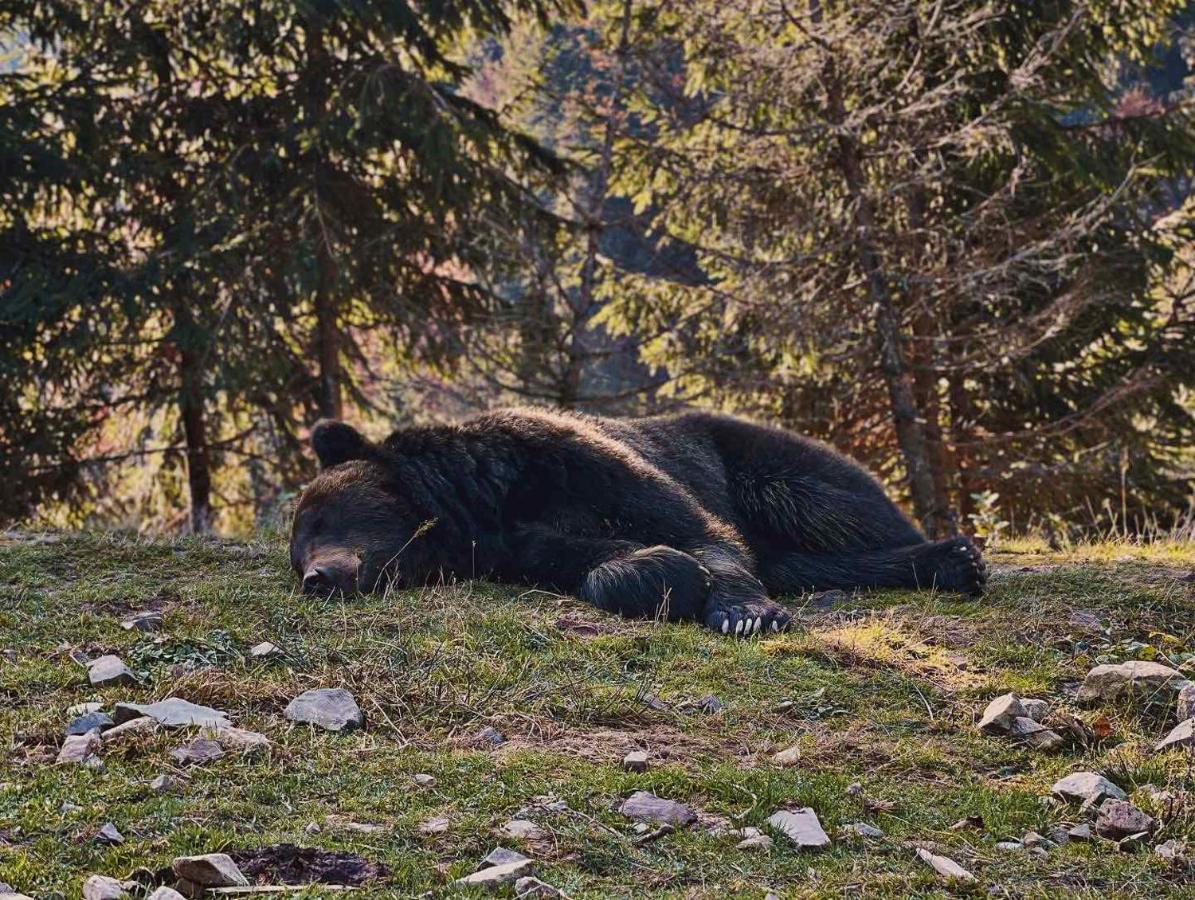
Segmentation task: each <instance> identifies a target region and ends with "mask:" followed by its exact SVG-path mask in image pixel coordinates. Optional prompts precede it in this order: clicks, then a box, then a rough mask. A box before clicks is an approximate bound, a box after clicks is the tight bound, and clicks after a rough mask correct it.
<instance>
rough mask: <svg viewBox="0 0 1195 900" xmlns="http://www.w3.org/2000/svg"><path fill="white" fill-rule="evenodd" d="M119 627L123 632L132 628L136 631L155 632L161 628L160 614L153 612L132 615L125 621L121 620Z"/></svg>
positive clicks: (147, 611)
mask: <svg viewBox="0 0 1195 900" xmlns="http://www.w3.org/2000/svg"><path fill="white" fill-rule="evenodd" d="M120 627H121V628H123V629H124V630H125V631H132V630H133V629H134V628H135V629H137V630H138V631H157V630H158V629H159V628H161V627H162V614H161V613H160V612H154V611H153V610H145V611H143V612H139V613H134V614H133V615H131V616H129V617H128V618H127V619H122V620H121V622H120Z"/></svg>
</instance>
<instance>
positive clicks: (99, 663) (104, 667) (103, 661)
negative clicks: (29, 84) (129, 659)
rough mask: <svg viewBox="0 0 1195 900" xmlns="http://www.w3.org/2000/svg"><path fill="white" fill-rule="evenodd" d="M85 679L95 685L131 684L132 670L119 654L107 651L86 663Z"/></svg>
mask: <svg viewBox="0 0 1195 900" xmlns="http://www.w3.org/2000/svg"><path fill="white" fill-rule="evenodd" d="M87 680H88V681H90V682H91V683H92V684H93V685H95V686H96V687H101V686H103V685H107V684H132V683H133V682H135V681H136V680H137V679H135V678H134V677H133V670H132V669H130V668H129V667H128V666H126V665H125V664H124V660H122V659H121V658H120V657H119V656H114V655H113V654H111V653H109V654H108V655H106V656H101V657H100V658H99V659H93V660H92V661H91V662H89V663H88V664H87Z"/></svg>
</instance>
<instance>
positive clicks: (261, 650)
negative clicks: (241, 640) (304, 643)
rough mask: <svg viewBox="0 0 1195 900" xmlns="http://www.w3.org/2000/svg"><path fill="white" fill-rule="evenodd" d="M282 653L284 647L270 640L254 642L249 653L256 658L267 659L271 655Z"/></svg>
mask: <svg viewBox="0 0 1195 900" xmlns="http://www.w3.org/2000/svg"><path fill="white" fill-rule="evenodd" d="M281 653H282V648H281V647H279V646H278V645H277V644H271V643H270V642H269V641H262V642H261V643H260V644H254V645H253V646H252V647H250V648H249V655H250V656H252V657H253V658H254V659H265V658H266V657H269V656H279V655H281Z"/></svg>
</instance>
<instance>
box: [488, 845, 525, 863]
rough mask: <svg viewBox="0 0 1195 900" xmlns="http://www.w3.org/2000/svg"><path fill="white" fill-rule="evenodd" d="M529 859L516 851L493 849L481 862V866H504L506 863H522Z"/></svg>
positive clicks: (500, 848)
mask: <svg viewBox="0 0 1195 900" xmlns="http://www.w3.org/2000/svg"><path fill="white" fill-rule="evenodd" d="M530 858H531V857H529V856H527V855H525V854H523V853H520V852H519V851H518V850H508V849H507V848H505V847H495V848H494V849H493V850H491V851H490V852H489V853H488V854H487V855H486V858H485V859H483V860H482V861H481V863H482V865H483V866H504V865H506V864H507V863H512V862H522V861H523V860H525V859H530Z"/></svg>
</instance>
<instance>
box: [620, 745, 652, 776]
mask: <svg viewBox="0 0 1195 900" xmlns="http://www.w3.org/2000/svg"><path fill="white" fill-rule="evenodd" d="M647 759H648V756H647V751H646V750H632V751H631V752H630V753H628V754H627V755H626V756H624V757H623V758H622V767H623V768H624V769H626V770H627V771H628V772H646V771H647Z"/></svg>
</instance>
